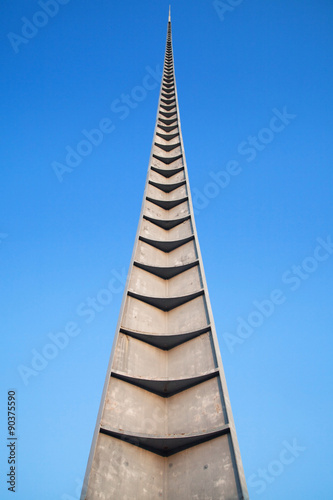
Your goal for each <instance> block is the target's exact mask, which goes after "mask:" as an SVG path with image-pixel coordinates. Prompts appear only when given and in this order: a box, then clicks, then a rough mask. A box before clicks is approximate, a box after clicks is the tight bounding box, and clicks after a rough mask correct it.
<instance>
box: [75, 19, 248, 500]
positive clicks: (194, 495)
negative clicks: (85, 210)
mask: <svg viewBox="0 0 333 500" xmlns="http://www.w3.org/2000/svg"><path fill="white" fill-rule="evenodd" d="M158 498H161V499H165V500H167V499H168V500H171V499H172V500H176V499H177V500H178V499H179V500H180V499H182V500H183V499H184V500H185V499H196V500H208V499H209V500H221V499H224V500H234V499H248V493H247V488H246V483H245V479H244V473H243V467H242V462H241V458H240V453H239V448H238V443H237V437H236V432H235V427H234V422H233V417H232V413H231V407H230V402H229V396H228V391H227V387H226V382H225V377H224V372H223V366H222V361H221V356H220V350H219V347H218V342H217V337H216V332H215V326H214V321H213V315H212V310H211V306H210V301H209V296H208V290H207V285H206V280H205V276H204V270H203V264H202V259H201V254H200V249H199V243H198V238H197V232H196V227H195V222H194V216H193V207H192V201H191V193H190V187H189V182H188V175H187V166H186V160H185V152H184V147H183V140H182V134H181V128H180V119H179V109H178V98H177V90H176V81H175V75H174V64H173V50H172V39H171V19H170V14H169V21H168V31H167V42H166V51H165V60H164V71H163V78H162V84H161V90H160V97H159V104H158V113H157V120H156V126H155V132H154V140H153V146H152V151H151V156H150V161H149V169H148V176H147V182H146V187H145V192H144V199H143V205H142V210H141V217H140V222H139V227H138V232H137V237H136V241H135V246H134V251H133V257H132V262H131V265H130V270H129V275H128V280H127V286H126V289H125V292H124V299H123V304H122V308H121V311H120V316H119V323H118V327H117V335H116V338H115V341H114V345H113V350H112V353H111V358H110V365H109V369H108V373H107V377H106V382H105V387H104V391H103V395H102V401H101V406H100V412H99V415H98V418H97V425H96V430H95V434H94V438H93V443H92V447H91V452H90V457H89V462H88V466H87V472H86V477H85V482H84V487H83V491H82V496H81V500H108V499H117V500H131V499H137V500H141V499H146V500H153V499H154V500H156V499H158Z"/></svg>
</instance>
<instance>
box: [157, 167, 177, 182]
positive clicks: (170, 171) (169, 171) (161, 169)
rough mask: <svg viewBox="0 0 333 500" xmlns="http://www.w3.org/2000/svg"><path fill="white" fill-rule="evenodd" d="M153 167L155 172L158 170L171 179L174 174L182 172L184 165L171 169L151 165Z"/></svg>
mask: <svg viewBox="0 0 333 500" xmlns="http://www.w3.org/2000/svg"><path fill="white" fill-rule="evenodd" d="M151 169H152V170H153V171H154V172H157V173H158V174H160V175H163V177H166V178H167V179H169V178H170V177H173V176H174V175H176V174H178V173H179V172H181V171H182V170H184V167H179V168H173V169H170V170H165V169H163V168H156V167H151Z"/></svg>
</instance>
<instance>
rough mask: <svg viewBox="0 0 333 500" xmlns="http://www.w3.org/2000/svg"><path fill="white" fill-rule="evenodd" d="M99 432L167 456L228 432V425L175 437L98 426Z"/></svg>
mask: <svg viewBox="0 0 333 500" xmlns="http://www.w3.org/2000/svg"><path fill="white" fill-rule="evenodd" d="M100 433H101V434H107V435H108V436H111V437H114V438H116V439H121V441H124V442H126V443H130V444H133V445H134V446H138V447H139V448H143V449H144V450H147V451H150V452H152V453H155V454H156V455H160V456H162V457H169V456H171V455H174V454H175V453H179V452H181V451H183V450H187V449H188V448H192V447H193V446H197V445H198V444H201V443H205V442H207V441H211V440H212V439H216V438H218V437H220V436H223V435H225V434H229V433H230V427H229V425H224V426H223V427H221V428H219V429H216V430H214V431H212V432H207V433H203V434H191V435H186V436H184V435H183V436H177V437H169V436H168V437H156V436H154V437H150V436H148V435H137V434H129V433H125V432H123V433H122V432H119V431H114V430H109V429H105V428H103V427H101V428H100Z"/></svg>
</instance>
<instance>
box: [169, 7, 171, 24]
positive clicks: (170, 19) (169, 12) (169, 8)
mask: <svg viewBox="0 0 333 500" xmlns="http://www.w3.org/2000/svg"><path fill="white" fill-rule="evenodd" d="M169 23H171V5H169Z"/></svg>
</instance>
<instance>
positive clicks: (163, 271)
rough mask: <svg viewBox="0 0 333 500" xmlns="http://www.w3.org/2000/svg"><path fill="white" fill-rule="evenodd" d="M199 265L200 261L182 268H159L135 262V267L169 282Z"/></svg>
mask: <svg viewBox="0 0 333 500" xmlns="http://www.w3.org/2000/svg"><path fill="white" fill-rule="evenodd" d="M198 264H199V261H198V260H196V261H194V262H190V263H189V264H184V265H182V266H173V267H157V266H147V265H146V264H141V263H140V262H134V266H136V267H139V268H140V269H143V270H144V271H147V272H148V273H151V274H154V275H155V276H158V277H159V278H162V279H164V280H169V279H171V278H174V277H175V276H178V274H181V273H184V272H185V271H188V270H189V269H192V267H196V266H197V265H198Z"/></svg>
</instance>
